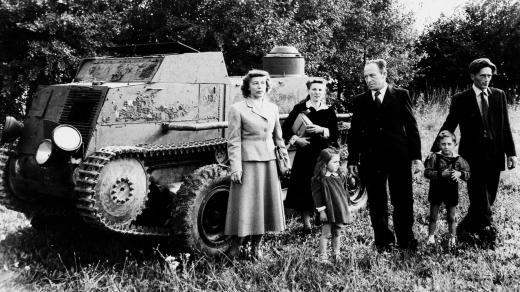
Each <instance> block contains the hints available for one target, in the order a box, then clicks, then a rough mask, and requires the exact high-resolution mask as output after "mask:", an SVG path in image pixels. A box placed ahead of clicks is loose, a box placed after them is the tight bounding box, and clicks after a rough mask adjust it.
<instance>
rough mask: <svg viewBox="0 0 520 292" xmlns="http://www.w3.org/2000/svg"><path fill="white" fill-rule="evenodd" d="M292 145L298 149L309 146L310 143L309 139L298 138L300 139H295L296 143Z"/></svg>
mask: <svg viewBox="0 0 520 292" xmlns="http://www.w3.org/2000/svg"><path fill="white" fill-rule="evenodd" d="M294 143H295V144H296V145H297V146H298V147H300V148H302V147H305V146H307V145H309V144H311V142H309V137H303V138H302V137H300V138H298V139H296V141H295V142H294Z"/></svg>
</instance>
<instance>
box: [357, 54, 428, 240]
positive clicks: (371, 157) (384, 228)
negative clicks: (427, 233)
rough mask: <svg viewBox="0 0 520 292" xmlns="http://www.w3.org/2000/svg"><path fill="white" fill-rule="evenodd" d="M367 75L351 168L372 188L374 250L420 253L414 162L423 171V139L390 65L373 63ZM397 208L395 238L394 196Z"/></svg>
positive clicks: (406, 98) (370, 189)
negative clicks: (391, 83)
mask: <svg viewBox="0 0 520 292" xmlns="http://www.w3.org/2000/svg"><path fill="white" fill-rule="evenodd" d="M364 76H365V81H366V83H367V86H368V88H369V90H368V91H366V92H365V93H363V94H360V95H357V96H355V97H354V100H353V112H352V113H353V116H352V123H351V128H350V130H349V134H348V140H347V143H348V150H349V157H348V167H349V171H350V172H351V173H357V172H358V164H359V173H360V176H361V179H362V180H363V181H364V183H365V185H366V187H367V193H368V207H369V209H370V219H371V222H372V228H373V229H374V245H375V247H376V248H377V249H378V250H387V249H388V248H390V247H391V246H392V245H393V244H394V243H395V237H397V245H398V246H399V247H400V248H403V249H410V250H415V249H416V247H417V240H416V239H415V237H414V234H413V231H412V226H413V223H414V215H413V192H412V163H413V167H414V169H415V171H421V170H422V168H423V165H422V162H421V140H420V137H419V131H418V129H417V122H416V121H415V117H414V115H413V112H412V104H411V100H410V96H409V94H408V91H407V90H404V89H399V88H393V87H392V86H389V85H388V84H387V82H386V76H387V71H386V62H385V61H384V60H380V59H379V60H372V61H368V62H367V64H366V65H365V69H364ZM387 182H388V188H389V190H390V199H391V203H392V205H393V207H394V211H393V222H394V230H395V237H394V233H393V232H392V231H391V230H390V228H389V227H388V194H387Z"/></svg>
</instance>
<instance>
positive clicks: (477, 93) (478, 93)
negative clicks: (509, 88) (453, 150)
mask: <svg viewBox="0 0 520 292" xmlns="http://www.w3.org/2000/svg"><path fill="white" fill-rule="evenodd" d="M471 88H473V91H474V92H475V95H476V96H477V97H480V93H481V92H482V91H483V90H482V89H480V88H478V87H476V86H475V83H473V85H472V86H471ZM484 96H485V97H488V96H489V87H488V88H486V90H485V91H484Z"/></svg>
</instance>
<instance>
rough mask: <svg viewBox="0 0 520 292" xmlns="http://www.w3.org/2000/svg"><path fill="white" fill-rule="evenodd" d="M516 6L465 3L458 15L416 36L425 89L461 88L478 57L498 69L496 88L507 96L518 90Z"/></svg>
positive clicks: (519, 20) (485, 0) (519, 23)
mask: <svg viewBox="0 0 520 292" xmlns="http://www.w3.org/2000/svg"><path fill="white" fill-rule="evenodd" d="M519 28H520V2H513V1H506V0H499V1H496V0H481V1H478V2H471V3H469V2H468V3H467V4H466V5H465V6H464V10H463V11H462V13H460V14H456V15H455V16H453V17H450V18H447V17H443V18H441V19H439V20H438V21H436V22H435V23H433V24H432V25H431V26H430V27H429V29H428V30H427V31H425V33H424V34H423V35H421V36H420V38H419V41H418V46H417V48H416V49H417V53H418V54H423V55H424V56H425V57H424V58H423V59H422V60H421V61H420V62H419V63H418V66H419V68H420V73H421V76H420V77H419V78H417V80H416V82H417V83H418V84H420V85H422V87H423V88H424V87H425V86H426V83H428V86H429V87H451V88H456V87H459V88H460V87H466V86H468V84H469V83H470V81H471V80H470V78H469V75H468V71H467V70H468V69H467V68H468V64H469V63H470V62H471V61H472V60H474V59H476V58H481V57H487V58H489V59H491V61H492V62H494V63H495V64H496V65H497V67H498V74H497V76H495V77H494V79H493V83H494V84H495V86H498V87H502V88H504V89H506V90H507V91H510V92H512V91H513V90H514V88H518V87H519V86H520V59H518V58H517V57H516V56H517V55H518V53H520V29H519Z"/></svg>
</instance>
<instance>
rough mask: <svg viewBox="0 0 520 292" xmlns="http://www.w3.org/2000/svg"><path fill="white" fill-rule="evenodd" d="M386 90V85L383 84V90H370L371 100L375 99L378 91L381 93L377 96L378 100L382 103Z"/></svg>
mask: <svg viewBox="0 0 520 292" xmlns="http://www.w3.org/2000/svg"><path fill="white" fill-rule="evenodd" d="M387 89H388V83H386V82H385V85H383V88H381V89H379V90H371V92H372V99H375V98H376V91H379V93H381V94H380V95H379V99H380V100H381V101H382V100H383V98H384V97H385V93H386V90H387Z"/></svg>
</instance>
